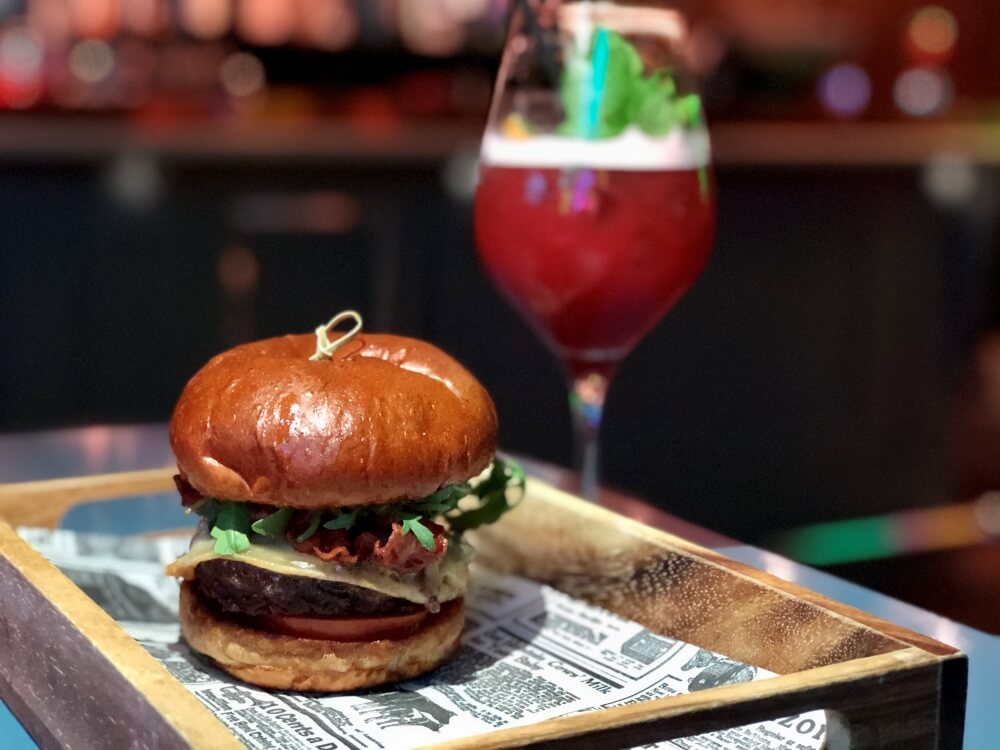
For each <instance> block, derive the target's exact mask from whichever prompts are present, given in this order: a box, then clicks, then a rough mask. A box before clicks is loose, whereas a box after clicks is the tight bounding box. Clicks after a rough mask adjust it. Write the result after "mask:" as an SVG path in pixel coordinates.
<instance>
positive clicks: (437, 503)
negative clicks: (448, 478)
mask: <svg viewBox="0 0 1000 750" xmlns="http://www.w3.org/2000/svg"><path fill="white" fill-rule="evenodd" d="M470 492H472V485H471V484H469V483H468V482H459V483H457V484H449V485H447V486H445V487H442V488H441V489H439V490H438V491H437V492H434V493H432V494H430V495H428V496H427V497H425V498H424V499H423V500H418V501H417V502H414V503H408V504H407V507H408V508H409V509H412V510H414V511H416V512H418V513H421V514H423V515H426V516H443V515H444V514H445V513H448V512H450V511H452V510H454V509H455V506H457V505H458V501H459V500H461V499H462V498H463V497H465V496H466V495H468V494H469V493H470Z"/></svg>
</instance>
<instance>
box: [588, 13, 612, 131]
mask: <svg viewBox="0 0 1000 750" xmlns="http://www.w3.org/2000/svg"><path fill="white" fill-rule="evenodd" d="M591 66H592V68H593V79H592V83H591V88H590V101H589V102H588V104H589V105H590V106H588V107H587V120H586V122H585V123H584V132H585V134H586V137H587V138H593V137H594V135H595V134H596V133H597V118H598V116H599V115H600V112H601V101H602V100H603V98H604V87H605V86H606V85H607V78H608V30H607V29H603V28H599V29H598V30H597V32H596V33H595V34H594V53H593V55H592V56H591Z"/></svg>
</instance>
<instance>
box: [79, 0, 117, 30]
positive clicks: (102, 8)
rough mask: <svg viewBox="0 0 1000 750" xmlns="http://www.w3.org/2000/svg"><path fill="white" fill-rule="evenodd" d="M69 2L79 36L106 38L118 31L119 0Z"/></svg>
mask: <svg viewBox="0 0 1000 750" xmlns="http://www.w3.org/2000/svg"><path fill="white" fill-rule="evenodd" d="M69 4H70V13H71V15H72V18H73V30H74V31H75V32H76V35H77V36H79V37H83V38H94V39H105V38H108V37H113V36H114V35H115V34H117V33H118V27H119V24H120V22H121V18H120V15H119V11H120V10H121V8H120V5H119V0H69Z"/></svg>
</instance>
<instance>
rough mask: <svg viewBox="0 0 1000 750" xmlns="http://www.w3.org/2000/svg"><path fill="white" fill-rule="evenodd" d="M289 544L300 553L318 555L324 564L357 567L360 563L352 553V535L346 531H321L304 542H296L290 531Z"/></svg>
mask: <svg viewBox="0 0 1000 750" xmlns="http://www.w3.org/2000/svg"><path fill="white" fill-rule="evenodd" d="M298 533H300V534H301V533H302V532H301V531H299V532H298ZM288 543H289V544H291V545H292V547H294V548H295V549H296V550H298V551H299V552H305V553H306V554H309V555H316V557H318V558H319V559H320V560H323V561H324V562H335V563H339V564H341V565H355V564H356V563H357V562H358V556H357V555H356V554H353V553H352V552H351V538H350V534H348V533H347V531H346V530H344V529H320V530H319V531H317V532H316V533H315V534H313V535H312V536H311V537H309V538H308V539H306V540H305V541H304V542H299V541H296V539H295V536H294V535H293V534H292V532H291V531H289V532H288Z"/></svg>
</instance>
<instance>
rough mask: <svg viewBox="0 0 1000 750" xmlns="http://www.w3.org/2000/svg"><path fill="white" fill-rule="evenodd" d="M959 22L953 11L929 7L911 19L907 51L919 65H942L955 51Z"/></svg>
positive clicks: (907, 36)
mask: <svg viewBox="0 0 1000 750" xmlns="http://www.w3.org/2000/svg"><path fill="white" fill-rule="evenodd" d="M957 40H958V21H957V20H956V19H955V16H954V15H953V14H952V13H951V11H949V10H947V9H945V8H942V7H941V6H939V5H928V6H926V7H923V8H921V9H920V10H918V11H917V12H916V13H915V14H914V15H913V18H912V19H910V23H909V26H907V30H906V49H907V52H908V53H909V55H910V57H911V59H912V60H913V61H914V62H918V63H942V62H944V61H945V60H947V59H948V58H949V57H950V56H951V54H952V52H953V51H954V49H955V43H956V41H957Z"/></svg>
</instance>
